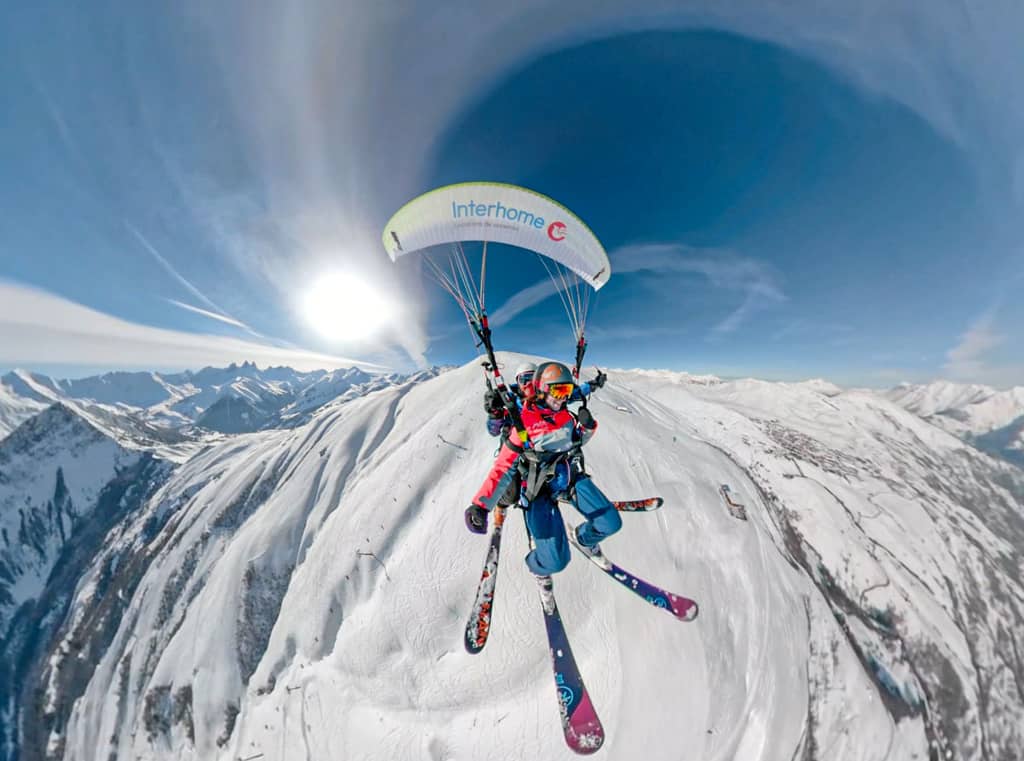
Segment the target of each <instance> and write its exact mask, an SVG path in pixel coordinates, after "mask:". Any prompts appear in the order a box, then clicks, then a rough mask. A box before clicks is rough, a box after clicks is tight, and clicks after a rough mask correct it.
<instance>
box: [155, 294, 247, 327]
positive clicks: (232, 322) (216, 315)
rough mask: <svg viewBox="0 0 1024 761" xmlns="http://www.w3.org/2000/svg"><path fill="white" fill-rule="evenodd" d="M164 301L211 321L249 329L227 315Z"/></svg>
mask: <svg viewBox="0 0 1024 761" xmlns="http://www.w3.org/2000/svg"><path fill="white" fill-rule="evenodd" d="M165 301H166V302H167V303H168V304H174V306H176V307H179V308H180V309H184V310H186V311H189V312H194V313H195V314H201V315H202V316H203V317H209V318H210V319H211V320H218V321H219V322H223V323H227V324H228V325H234V326H235V327H236V328H242V329H243V330H248V329H249V328H248V326H246V324H245V323H243V322H239V321H238V320H236V319H235V318H234V317H228V316H227V315H223V314H219V313H217V312H210V311H208V310H206V309H200V308H199V307H197V306H192V305H191V304H185V303H184V302H181V301H175V300H174V299H165Z"/></svg>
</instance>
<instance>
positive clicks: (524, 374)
mask: <svg viewBox="0 0 1024 761" xmlns="http://www.w3.org/2000/svg"><path fill="white" fill-rule="evenodd" d="M536 370H537V365H535V364H533V362H524V363H523V364H521V365H519V367H517V368H516V374H515V376H514V377H515V381H516V385H517V386H519V388H522V387H523V386H525V385H526V384H527V383H529V382H530V381H532V380H533V374H534V372H536Z"/></svg>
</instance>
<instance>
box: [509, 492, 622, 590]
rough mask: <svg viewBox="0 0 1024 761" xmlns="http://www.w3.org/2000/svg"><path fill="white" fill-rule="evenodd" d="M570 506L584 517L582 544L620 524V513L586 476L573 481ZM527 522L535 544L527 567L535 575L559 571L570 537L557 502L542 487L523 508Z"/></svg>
mask: <svg viewBox="0 0 1024 761" xmlns="http://www.w3.org/2000/svg"><path fill="white" fill-rule="evenodd" d="M573 506H574V507H575V508H576V509H577V510H578V511H579V512H580V513H581V514H582V515H583V516H584V517H586V519H587V520H586V522H585V523H583V524H582V525H581V526H580V531H579V538H580V541H581V542H582V543H583V544H586V545H595V544H597V543H598V542H600V541H601V540H602V539H605V538H606V537H609V536H611V535H612V534H614V533H615V532H616V531H618V530H619V529H620V528H622V516H620V515H619V511H618V510H616V509H615V505H613V504H612V503H611V500H609V499H608V498H607V497H606V496H605V495H604V494H603V493H602V492H601V490H600V489H598V488H597V486H595V485H594V482H593V481H592V480H590V477H589V476H585V477H583V478H581V479H580V480H578V481H577V482H576V497H575V499H574V500H573ZM526 525H527V527H528V528H529V529H530V536H532V537H533V544H534V548H533V549H532V550H531V551H530V552H529V553H528V554H527V556H526V565H527V567H528V568H529V569H530V570H531V571H532V572H533V573H535V574H537V575H538V576H547V575H549V574H552V573H558V572H559V571H561V570H562V569H563V568H565V567H566V566H567V565H569V549H570V548H569V538H568V536H566V533H565V522H564V521H563V520H562V514H561V513H560V512H559V510H558V503H557V502H556V501H555V500H554V499H552V497H551V495H550V494H549V493H548V492H547V491H544V492H542V493H541V494H540V495H539V496H538V497H537V498H536V499H535V500H533V502H532V503H531V504H530V508H529V509H528V510H527V511H526Z"/></svg>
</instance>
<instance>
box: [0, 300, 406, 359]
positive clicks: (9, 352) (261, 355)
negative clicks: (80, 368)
mask: <svg viewBox="0 0 1024 761" xmlns="http://www.w3.org/2000/svg"><path fill="white" fill-rule="evenodd" d="M0 305H3V306H2V310H0V363H3V364H7V365H19V364H24V365H31V364H60V365H75V364H81V365H88V366H90V367H95V366H108V367H112V368H130V367H140V368H151V367H163V368H172V367H180V368H183V369H184V368H196V367H202V366H205V365H223V364H227V363H230V362H245V361H248V360H251V361H253V362H255V363H256V364H257V365H261V366H268V365H288V366H291V367H294V368H295V369H297V370H312V369H318V368H328V369H329V368H337V367H351V366H353V365H354V366H358V367H363V368H367V369H371V370H385V369H389V368H385V367H383V366H382V365H378V364H374V363H371V362H365V361H363V360H359V359H352V358H348V357H338V356H333V355H329V354H319V353H317V352H311V351H304V350H301V349H286V348H281V347H278V346H272V345H268V344H263V343H257V342H254V341H244V340H240V339H235V338H228V337H224V336H213V335H203V334H198V333H185V332H181V331H177V330H165V329H163V328H154V327H151V326H148V325H140V324H138V323H133V322H127V321H125V320H121V319H119V318H117V317H113V316H111V315H108V314H104V313H102V312H97V311H96V310H94V309H89V308H88V307H84V306H82V305H81V304H76V303H75V302H73V301H68V300H66V299H63V298H61V297H59V296H55V295H54V294H51V293H47V292H45V291H40V290H37V289H35V288H30V287H27V286H23V285H19V284H16V283H11V282H6V281H2V280H0Z"/></svg>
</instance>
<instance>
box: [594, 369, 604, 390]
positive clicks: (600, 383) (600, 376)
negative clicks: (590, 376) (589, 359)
mask: <svg viewBox="0 0 1024 761" xmlns="http://www.w3.org/2000/svg"><path fill="white" fill-rule="evenodd" d="M606 380H608V376H607V375H605V374H604V373H602V372H601V371H600V370H598V371H597V377H596V378H594V380H592V381H590V387H591V388H592V389H593V388H604V382H605V381H606Z"/></svg>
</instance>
